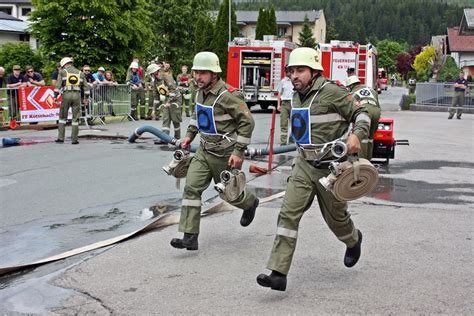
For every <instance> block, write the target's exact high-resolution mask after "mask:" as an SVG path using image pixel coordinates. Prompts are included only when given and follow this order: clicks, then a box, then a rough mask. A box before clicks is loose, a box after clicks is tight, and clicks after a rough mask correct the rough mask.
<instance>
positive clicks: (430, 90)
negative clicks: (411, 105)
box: [416, 82, 474, 107]
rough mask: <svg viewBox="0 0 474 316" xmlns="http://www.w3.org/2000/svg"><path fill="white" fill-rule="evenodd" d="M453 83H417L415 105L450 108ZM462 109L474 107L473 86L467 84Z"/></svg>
mask: <svg viewBox="0 0 474 316" xmlns="http://www.w3.org/2000/svg"><path fill="white" fill-rule="evenodd" d="M453 95H454V83H429V82H427V83H417V84H416V104H422V105H434V106H448V107H450V106H451V103H452V100H453ZM464 107H474V84H469V85H468V89H467V91H466V94H465V104H464Z"/></svg>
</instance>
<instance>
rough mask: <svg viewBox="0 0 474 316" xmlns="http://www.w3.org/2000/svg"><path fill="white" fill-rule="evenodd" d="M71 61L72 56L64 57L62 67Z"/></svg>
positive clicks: (61, 62)
mask: <svg viewBox="0 0 474 316" xmlns="http://www.w3.org/2000/svg"><path fill="white" fill-rule="evenodd" d="M69 63H72V58H71V57H64V58H63V59H61V61H60V62H59V64H60V65H61V67H64V65H66V64H69Z"/></svg>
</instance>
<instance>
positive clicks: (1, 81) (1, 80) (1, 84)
mask: <svg viewBox="0 0 474 316" xmlns="http://www.w3.org/2000/svg"><path fill="white" fill-rule="evenodd" d="M5 84H6V81H5V68H3V67H0V88H5Z"/></svg>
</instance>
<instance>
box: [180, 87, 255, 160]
mask: <svg viewBox="0 0 474 316" xmlns="http://www.w3.org/2000/svg"><path fill="white" fill-rule="evenodd" d="M225 90H227V92H224V93H223V94H222V95H221V96H220V98H219V99H218V100H217V103H216V104H215V106H214V116H215V117H219V116H224V115H230V117H231V118H232V119H229V120H223V121H217V122H216V128H217V132H218V133H220V134H233V133H236V134H237V142H236V144H235V146H234V151H233V152H232V154H233V155H236V156H239V157H243V156H244V151H245V150H246V149H247V145H248V144H250V139H251V137H252V132H253V129H254V127H255V122H254V120H253V117H252V114H251V113H250V110H249V108H248V107H247V104H246V103H245V101H244V97H243V95H242V93H241V92H240V91H239V90H237V89H234V88H232V87H231V86H229V85H227V84H226V83H225V82H224V81H223V80H222V79H219V81H218V82H217V83H216V85H215V86H214V87H213V88H212V89H211V90H210V91H209V92H208V93H207V94H206V95H204V92H203V90H200V89H199V90H198V94H197V97H196V100H195V101H196V103H200V104H202V105H207V106H212V105H213V104H214V101H216V99H217V97H218V96H219V95H220V94H221V93H222V92H223V91H225ZM197 133H198V128H197V121H196V113H193V115H192V117H191V120H190V121H189V127H188V130H187V132H186V137H189V138H191V140H193V139H194V138H195V137H196V135H197ZM201 138H202V139H203V140H205V141H208V142H212V143H216V142H219V141H221V140H222V137H221V136H218V135H205V134H201Z"/></svg>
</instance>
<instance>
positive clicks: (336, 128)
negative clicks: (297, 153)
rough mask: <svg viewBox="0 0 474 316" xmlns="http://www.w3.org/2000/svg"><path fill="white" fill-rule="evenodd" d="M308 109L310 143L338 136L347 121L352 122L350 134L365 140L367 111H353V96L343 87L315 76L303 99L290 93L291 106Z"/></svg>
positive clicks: (340, 134)
mask: <svg viewBox="0 0 474 316" xmlns="http://www.w3.org/2000/svg"><path fill="white" fill-rule="evenodd" d="M323 85H324V87H322V86H323ZM316 93H318V94H317V96H316V97H315V99H314V101H313V102H312V104H310V102H311V100H312V99H313V97H314V95H315V94H316ZM308 106H310V107H311V109H310V114H311V122H312V123H311V143H312V144H324V143H328V142H331V141H333V140H335V139H337V138H339V137H341V136H342V135H343V134H344V132H345V131H346V130H347V127H348V126H349V124H350V122H355V124H354V127H353V130H352V132H353V133H354V134H355V135H356V136H357V137H358V138H359V141H362V140H363V139H365V138H367V135H368V132H369V124H370V118H369V116H368V114H367V109H365V108H356V107H355V106H354V103H353V98H352V96H351V95H350V94H349V93H348V92H347V91H346V90H345V89H344V88H342V87H339V86H337V85H336V84H334V83H332V82H329V81H328V80H326V79H325V78H323V77H318V78H317V79H316V80H315V81H314V83H313V85H312V87H311V89H310V90H309V92H308V93H307V94H306V95H305V96H301V95H300V94H299V93H297V92H295V93H294V94H293V100H292V107H294V108H305V107H308Z"/></svg>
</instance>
